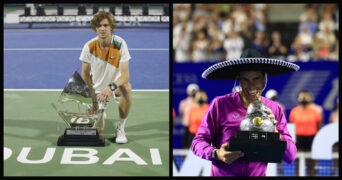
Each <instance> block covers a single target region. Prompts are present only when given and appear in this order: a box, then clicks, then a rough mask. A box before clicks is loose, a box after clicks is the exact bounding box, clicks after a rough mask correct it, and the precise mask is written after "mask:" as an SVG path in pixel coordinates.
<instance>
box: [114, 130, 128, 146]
mask: <svg viewBox="0 0 342 180" xmlns="http://www.w3.org/2000/svg"><path fill="white" fill-rule="evenodd" d="M115 131H116V132H115V133H116V138H115V142H116V143H118V144H125V143H127V138H126V133H125V130H124V129H121V128H119V126H117V127H116V130H115Z"/></svg>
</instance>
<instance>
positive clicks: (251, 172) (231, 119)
mask: <svg viewBox="0 0 342 180" xmlns="http://www.w3.org/2000/svg"><path fill="white" fill-rule="evenodd" d="M298 69H299V66H297V65H296V64H293V63H289V62H286V61H283V60H277V59H267V58H261V57H260V54H259V53H258V52H256V51H254V50H251V49H247V50H246V51H244V52H243V54H242V55H241V57H240V58H238V59H231V60H227V61H224V62H220V63H217V64H214V65H212V66H211V67H209V68H208V69H207V70H205V71H204V72H203V74H202V77H203V78H205V79H209V80H210V79H212V80H235V82H236V80H237V81H238V82H239V84H240V86H241V91H239V92H233V93H230V94H226V95H223V96H218V97H215V98H214V99H213V100H212V102H211V103H210V107H209V109H208V111H207V112H206V114H205V115H204V117H203V119H202V124H201V126H200V127H199V129H198V131H197V134H196V136H195V137H194V139H193V141H192V145H191V150H192V151H193V153H194V154H195V155H197V156H199V157H201V158H203V159H206V160H209V161H212V167H211V176H265V175H266V168H267V162H249V161H242V160H240V159H239V158H240V157H243V156H244V153H243V152H241V151H229V150H228V149H229V140H230V139H231V138H233V137H235V136H236V132H237V131H238V130H240V123H241V121H242V120H243V119H244V117H245V116H246V113H247V107H248V105H249V104H250V103H252V102H254V101H256V100H259V101H261V102H262V103H264V104H265V105H266V106H267V107H268V111H269V119H271V120H275V122H277V123H276V125H275V130H274V132H279V134H280V140H281V141H286V143H287V145H286V149H285V152H284V156H283V160H284V161H285V162H287V163H291V162H293V161H294V160H295V158H296V153H297V148H296V145H295V143H294V141H293V139H292V137H291V135H290V133H289V131H288V129H287V120H286V117H285V115H284V111H283V109H282V106H281V105H280V104H279V103H277V102H274V101H271V100H269V99H267V98H265V97H262V96H261V93H262V91H263V90H264V89H265V87H266V84H267V76H274V75H279V74H285V73H290V72H295V71H297V70H298Z"/></svg>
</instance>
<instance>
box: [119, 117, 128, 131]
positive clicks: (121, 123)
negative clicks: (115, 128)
mask: <svg viewBox="0 0 342 180" xmlns="http://www.w3.org/2000/svg"><path fill="white" fill-rule="evenodd" d="M126 121H127V118H125V119H122V118H120V121H119V126H120V127H119V128H120V129H125V124H126Z"/></svg>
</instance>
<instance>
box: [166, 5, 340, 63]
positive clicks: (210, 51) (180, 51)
mask: <svg viewBox="0 0 342 180" xmlns="http://www.w3.org/2000/svg"><path fill="white" fill-rule="evenodd" d="M270 8H271V6H270V5H269V4H174V5H173V52H174V53H173V54H174V60H175V61H176V62H180V63H181V62H217V61H222V60H227V59H230V58H238V57H240V55H241V53H242V51H243V50H244V49H245V48H255V49H257V50H258V51H260V52H261V53H262V55H264V57H269V58H279V59H283V60H286V61H290V62H296V61H301V62H307V61H322V60H323V61H324V60H325V61H338V58H339V57H338V50H339V48H338V44H339V42H338V18H339V17H338V6H337V4H306V5H305V6H304V8H303V11H302V12H301V14H300V16H299V17H298V32H297V33H296V35H295V36H294V37H291V43H290V44H289V45H287V44H284V42H283V39H282V38H283V36H282V34H283V33H284V32H283V30H282V29H277V30H272V31H269V30H268V27H267V25H268V17H269V10H270ZM289 13H290V11H289Z"/></svg>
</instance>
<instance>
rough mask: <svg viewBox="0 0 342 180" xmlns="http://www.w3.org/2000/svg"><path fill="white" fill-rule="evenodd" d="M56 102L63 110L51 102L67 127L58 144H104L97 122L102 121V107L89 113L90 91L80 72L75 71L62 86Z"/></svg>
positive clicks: (90, 103) (90, 104)
mask: <svg viewBox="0 0 342 180" xmlns="http://www.w3.org/2000/svg"><path fill="white" fill-rule="evenodd" d="M58 102H59V103H61V104H62V105H63V107H64V108H66V109H65V110H61V109H58V108H57V106H56V105H54V104H52V106H53V107H54V109H55V110H56V111H57V113H58V115H59V116H60V117H61V118H62V119H63V120H64V122H65V123H66V125H67V128H66V129H65V131H64V134H63V135H61V136H59V138H58V141H57V145H58V146H105V138H104V137H103V136H100V134H99V132H98V129H97V127H96V125H97V122H99V121H103V117H102V116H103V114H104V113H103V112H104V110H103V109H99V110H97V111H96V112H92V113H89V112H88V108H89V107H91V106H92V104H93V102H92V98H91V92H90V90H89V88H88V86H87V84H86V83H85V82H84V81H83V79H82V77H81V76H80V74H79V73H78V72H77V71H75V72H74V73H73V75H72V76H71V77H70V78H69V80H68V83H67V85H66V86H65V87H64V89H63V91H62V93H61V95H60V96H59V98H58Z"/></svg>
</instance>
